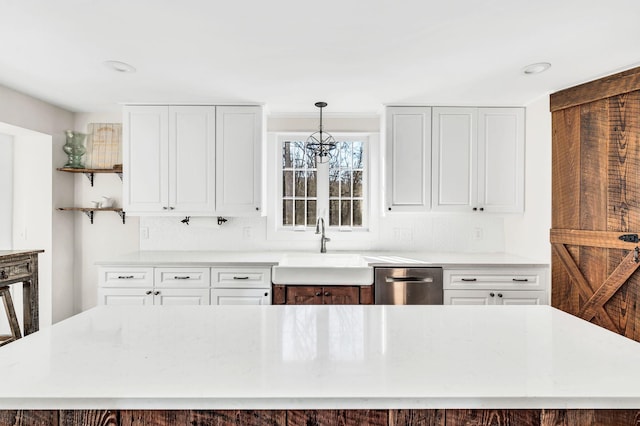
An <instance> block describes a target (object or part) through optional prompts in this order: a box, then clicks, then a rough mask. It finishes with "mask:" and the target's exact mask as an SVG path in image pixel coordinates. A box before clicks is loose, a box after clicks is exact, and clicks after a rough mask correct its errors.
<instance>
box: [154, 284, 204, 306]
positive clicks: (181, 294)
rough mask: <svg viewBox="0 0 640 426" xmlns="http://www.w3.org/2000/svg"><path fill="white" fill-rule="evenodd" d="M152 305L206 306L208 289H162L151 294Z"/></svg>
mask: <svg viewBox="0 0 640 426" xmlns="http://www.w3.org/2000/svg"><path fill="white" fill-rule="evenodd" d="M153 295H154V296H153V297H154V305H208V304H209V289H208V288H163V289H156V290H155V291H154V292H153Z"/></svg>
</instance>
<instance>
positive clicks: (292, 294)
mask: <svg viewBox="0 0 640 426" xmlns="http://www.w3.org/2000/svg"><path fill="white" fill-rule="evenodd" d="M286 303H287V305H320V304H322V287H315V286H302V285H291V286H287V288H286Z"/></svg>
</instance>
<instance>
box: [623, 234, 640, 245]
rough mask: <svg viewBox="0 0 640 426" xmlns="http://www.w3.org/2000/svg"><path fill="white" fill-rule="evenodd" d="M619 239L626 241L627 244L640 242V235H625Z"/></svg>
mask: <svg viewBox="0 0 640 426" xmlns="http://www.w3.org/2000/svg"><path fill="white" fill-rule="evenodd" d="M618 239H619V240H622V241H624V242H625V243H637V242H640V239H639V238H638V234H623V235H620V236H619V237H618Z"/></svg>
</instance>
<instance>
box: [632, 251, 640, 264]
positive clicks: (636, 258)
mask: <svg viewBox="0 0 640 426" xmlns="http://www.w3.org/2000/svg"><path fill="white" fill-rule="evenodd" d="M639 255H640V247H636V248H635V249H633V261H634V262H636V263H638V262H640V259H638V257H639Z"/></svg>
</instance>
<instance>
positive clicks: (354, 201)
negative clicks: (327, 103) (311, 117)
mask: <svg viewBox="0 0 640 426" xmlns="http://www.w3.org/2000/svg"><path fill="white" fill-rule="evenodd" d="M334 137H335V138H336V140H337V141H338V143H337V147H336V149H335V150H334V151H333V154H332V156H331V158H330V160H329V161H328V162H327V163H318V162H316V159H315V158H313V157H312V156H309V155H308V153H307V151H306V149H305V142H303V141H304V140H305V139H306V135H295V136H289V137H281V138H280V141H279V144H280V147H281V152H282V154H281V155H282V168H281V182H282V185H281V191H280V192H279V195H280V198H281V204H280V205H281V220H280V226H281V227H282V228H283V229H290V230H303V229H304V228H309V227H314V226H315V223H316V219H317V218H318V217H323V218H325V220H327V222H328V223H327V226H329V227H334V228H340V229H343V230H357V229H366V228H367V201H368V200H367V196H366V194H367V144H368V138H367V137H353V136H336V135H335V134H334Z"/></svg>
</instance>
